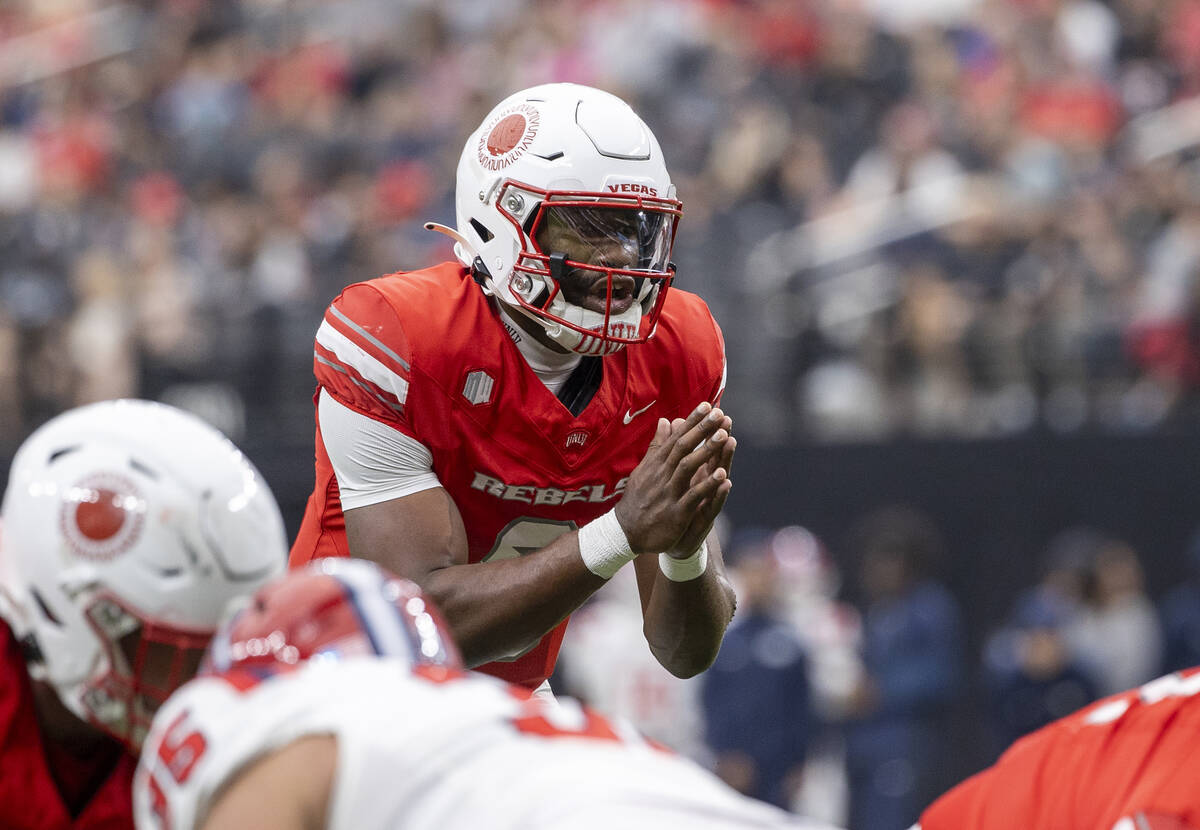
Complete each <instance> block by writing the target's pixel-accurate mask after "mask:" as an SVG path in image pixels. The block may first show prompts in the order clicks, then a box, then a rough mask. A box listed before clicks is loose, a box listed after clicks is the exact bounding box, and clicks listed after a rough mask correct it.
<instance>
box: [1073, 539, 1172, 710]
mask: <svg viewBox="0 0 1200 830" xmlns="http://www.w3.org/2000/svg"><path fill="white" fill-rule="evenodd" d="M1067 636H1068V641H1069V643H1070V646H1071V649H1072V651H1073V652H1074V653H1075V654H1076V655H1077V656H1078V658H1079V659H1080V660H1081V661H1083V662H1084V663H1086V664H1087V665H1088V666H1089V667H1090V669H1091V670H1092V671H1093V672H1094V674H1095V677H1096V680H1097V686H1098V691H1099V693H1100V694H1101V695H1110V694H1115V693H1116V692H1120V691H1123V690H1125V689H1132V688H1133V687H1134V686H1140V685H1141V684H1142V683H1145V682H1146V681H1148V680H1152V679H1153V678H1154V677H1155V676H1156V673H1157V672H1158V669H1159V666H1160V662H1161V660H1162V632H1161V631H1160V629H1159V622H1158V615H1157V613H1156V612H1155V609H1154V605H1153V603H1152V602H1151V601H1150V598H1149V597H1147V596H1146V592H1145V588H1144V585H1143V574H1142V566H1141V563H1140V562H1139V561H1138V557H1137V553H1136V552H1135V551H1134V550H1133V548H1131V547H1130V546H1129V545H1128V544H1126V543H1125V542H1123V541H1121V540H1119V539H1111V538H1110V539H1105V540H1104V542H1103V544H1101V546H1100V547H1099V548H1098V549H1097V550H1096V552H1095V557H1094V559H1093V560H1092V562H1091V570H1090V573H1089V579H1088V587H1087V591H1086V593H1085V594H1084V604H1083V609H1082V612H1081V613H1080V615H1079V617H1078V619H1077V620H1076V621H1075V622H1074V623H1073V624H1072V625H1071V626H1070V628H1069V630H1068V632H1067Z"/></svg>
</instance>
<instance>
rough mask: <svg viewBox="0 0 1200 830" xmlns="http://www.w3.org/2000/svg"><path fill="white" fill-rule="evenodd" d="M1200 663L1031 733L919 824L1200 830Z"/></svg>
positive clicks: (928, 827)
mask: <svg viewBox="0 0 1200 830" xmlns="http://www.w3.org/2000/svg"><path fill="white" fill-rule="evenodd" d="M1198 736H1200V668H1193V669H1189V670H1187V671H1184V672H1178V673H1176V674H1169V675H1166V676H1165V677H1160V678H1159V679H1157V680H1153V681H1151V682H1150V683H1147V684H1146V685H1144V686H1142V687H1141V688H1138V689H1134V690H1132V691H1129V692H1125V693H1123V694H1119V695H1114V696H1112V697H1109V698H1106V699H1104V700H1101V701H1099V702H1097V703H1093V704H1091V705H1089V706H1087V707H1085V708H1083V709H1081V710H1079V711H1078V712H1076V713H1075V714H1073V715H1068V716H1067V717H1065V718H1062V719H1061V720H1058V721H1055V722H1054V723H1052V724H1050V725H1049V726H1045V727H1043V728H1042V729H1040V730H1038V731H1037V732H1034V733H1033V734H1032V735H1028V736H1026V737H1024V738H1022V739H1020V740H1019V741H1017V742H1016V743H1015V744H1013V745H1012V747H1010V748H1009V749H1008V751H1007V752H1005V753H1004V755H1002V756H1001V757H1000V760H999V761H997V762H996V764H995V765H994V766H992V767H991V768H989V769H986V770H984V771H983V772H981V773H979V774H977V775H975V776H973V777H972V778H968V779H967V780H966V781H964V782H963V783H961V784H959V785H958V786H957V787H955V788H954V789H952V790H950V791H949V792H948V793H946V794H945V795H943V796H942V797H941V798H939V799H938V800H937V801H935V802H934V803H933V804H932V806H930V807H929V808H928V809H927V810H926V811H925V812H924V813H923V814H922V815H921V821H920V824H919V825H918V827H919V830H992V828H995V830H1001V828H1003V830H1008V828H1013V827H1024V828H1029V830H1195V828H1198V827H1200V797H1198V795H1200V774H1197V772H1196V766H1195V764H1193V763H1192V760H1191V756H1192V753H1193V752H1194V751H1195V746H1196V740H1197V737H1198Z"/></svg>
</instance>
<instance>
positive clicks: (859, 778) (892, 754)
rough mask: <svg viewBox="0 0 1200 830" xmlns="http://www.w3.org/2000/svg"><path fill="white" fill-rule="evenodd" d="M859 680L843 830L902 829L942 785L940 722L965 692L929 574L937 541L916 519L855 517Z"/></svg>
mask: <svg viewBox="0 0 1200 830" xmlns="http://www.w3.org/2000/svg"><path fill="white" fill-rule="evenodd" d="M856 536H857V544H856V545H855V550H856V551H857V553H858V555H859V557H860V566H859V568H860V569H859V580H860V583H861V589H862V596H863V604H864V611H863V665H864V668H865V673H864V676H863V679H862V681H861V683H860V684H859V688H858V689H857V691H856V694H855V698H854V701H853V704H852V707H851V710H850V720H849V721H848V723H847V727H846V767H847V770H848V773H849V781H850V822H849V826H850V828H851V830H890V829H891V828H895V829H896V830H902V829H903V828H905V827H908V826H910V825H911V824H912V823H913V822H914V821H915V820H916V817H917V814H918V813H919V811H920V810H921V808H922V806H923V805H924V804H926V803H927V802H928V801H929V800H930V799H931V798H932V797H933V796H934V795H936V794H937V792H939V791H940V789H941V788H943V787H944V786H945V785H946V784H947V783H949V782H947V781H945V780H943V776H945V774H946V769H945V766H946V764H947V762H948V755H947V753H948V746H947V737H948V734H947V733H948V729H947V725H948V716H949V714H950V712H951V707H952V706H953V705H954V703H955V702H956V701H958V700H959V698H960V696H961V694H962V692H963V673H964V655H963V648H964V644H963V636H964V635H963V625H962V620H961V617H960V613H959V610H958V607H957V605H956V603H955V601H954V599H953V597H951V595H950V593H949V592H948V591H947V590H946V588H945V587H943V586H942V585H941V584H940V583H939V582H937V581H936V580H935V579H934V578H933V576H932V571H931V569H932V568H933V567H934V565H935V563H936V561H937V560H938V559H939V558H940V556H941V550H940V547H941V541H940V538H939V534H938V532H937V530H936V528H934V527H933V526H932V525H931V524H930V522H929V520H928V519H927V518H926V517H925V516H923V515H922V514H920V513H918V512H916V511H913V510H910V509H907V508H899V507H897V508H885V509H883V510H880V511H879V512H876V513H873V514H871V515H869V516H867V517H866V518H864V519H863V520H862V523H861V524H860V526H859V527H858V529H857V532H856Z"/></svg>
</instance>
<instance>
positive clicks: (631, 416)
mask: <svg viewBox="0 0 1200 830" xmlns="http://www.w3.org/2000/svg"><path fill="white" fill-rule="evenodd" d="M656 403H658V398H655V399H654V400H652V401H650V403H648V404H646V405H645V406H643V407H642V408H641V409H639V410H637V411H636V412H634V411H633V410H630V409H627V410H625V423H629V422H630V421H632V420H633V419H634V418H636V417H637V416H639V415H641V414H642V413H643V412H645V411H646V410H647V409H649V408H650V407H652V406H654V404H656Z"/></svg>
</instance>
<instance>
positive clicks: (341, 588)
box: [134, 559, 815, 830]
mask: <svg viewBox="0 0 1200 830" xmlns="http://www.w3.org/2000/svg"><path fill="white" fill-rule="evenodd" d="M210 656H211V659H210V665H209V666H208V668H207V670H206V671H204V672H202V673H201V676H200V677H199V678H198V679H197V680H195V681H193V682H192V683H190V684H188V685H187V686H185V687H184V688H183V689H181V690H180V692H179V693H177V694H176V695H175V696H174V697H172V698H171V700H170V701H168V703H167V704H166V706H164V707H163V709H162V710H160V712H159V714H158V716H157V717H156V718H155V722H154V727H153V729H152V730H151V736H150V738H149V739H148V740H147V742H146V748H145V750H144V752H143V754H142V759H141V762H140V764H139V767H138V772H137V776H136V779H135V784H134V803H135V812H136V816H137V822H138V827H139V830H165V828H172V830H192V828H211V829H212V830H243V828H245V830H250V828H261V827H272V828H276V830H305V829H306V828H325V829H326V830H350V828H353V830H460V828H461V830H467V828H480V827H487V828H492V830H541V829H542V828H544V829H545V830H550V828H564V827H570V828H573V830H589V828H597V830H612V828H618V827H619V828H629V829H630V830H637V829H638V828H647V830H649V828H653V830H671V828H680V830H682V829H683V828H687V830H735V828H760V830H768V829H769V828H785V827H787V828H810V830H815V829H813V828H812V826H811V825H809V824H806V823H804V822H802V821H801V820H800V819H798V818H796V817H794V816H791V815H789V814H787V813H784V812H783V811H781V810H778V809H776V808H774V807H771V806H769V805H766V804H762V803H760V802H756V801H752V800H751V799H748V798H745V797H743V796H741V795H739V794H738V793H736V792H734V791H733V790H732V789H729V788H728V787H726V786H725V785H724V784H723V783H721V781H719V780H718V779H717V778H716V777H715V776H713V775H711V774H710V773H708V772H707V771H705V770H703V769H701V768H700V767H699V766H697V765H696V764H694V763H692V762H691V761H688V760H686V759H684V758H681V757H679V756H676V755H674V754H672V753H671V752H669V751H667V750H665V749H663V748H662V747H659V746H655V745H653V744H651V743H649V742H647V741H646V740H644V739H643V738H641V737H639V736H638V735H637V734H636V732H635V731H634V730H633V729H632V728H630V727H628V726H627V725H625V724H624V723H622V722H617V721H610V720H607V719H605V718H603V717H601V716H599V715H597V714H596V713H594V712H591V711H589V710H588V709H586V708H584V707H582V706H580V705H579V704H577V703H576V702H575V701H573V700H570V699H562V700H560V701H547V700H544V699H542V698H541V697H539V696H537V695H533V694H530V692H529V690H528V689H525V688H523V687H518V686H513V685H510V684H506V683H503V682H501V681H499V680H497V679H496V678H493V677H487V676H485V675H482V674H477V673H473V672H463V671H462V670H461V662H460V661H459V656H458V653H457V651H456V650H455V648H454V645H453V642H452V640H451V639H450V636H449V634H448V632H447V631H446V629H445V627H444V623H443V622H442V621H441V619H440V615H439V613H438V612H437V610H436V608H435V606H434V605H433V604H432V603H430V602H429V601H428V599H427V597H425V595H424V594H423V593H422V592H421V591H420V589H419V588H417V586H416V585H415V584H414V583H412V582H409V581H407V580H401V579H398V578H396V577H394V576H393V575H390V574H387V573H386V572H384V571H383V570H382V569H381V568H379V567H378V566H376V565H374V564H372V563H370V562H364V561H357V560H345V559H326V560H323V561H321V562H318V563H314V564H313V565H310V566H308V567H307V568H305V569H303V570H300V571H292V572H291V573H289V574H288V575H287V576H286V577H284V578H283V579H281V580H278V581H276V582H274V583H272V584H271V585H268V586H267V587H266V588H264V589H263V590H262V591H260V592H259V593H258V594H257V595H256V596H255V598H254V601H253V602H252V603H250V604H249V605H248V606H247V607H246V609H245V610H244V611H242V612H241V613H240V614H239V615H238V616H237V617H235V618H233V619H232V620H231V621H230V622H229V623H228V624H227V625H226V626H224V627H222V629H221V631H220V632H218V633H217V635H216V636H215V637H214V638H213V644H212V648H211V652H210Z"/></svg>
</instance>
